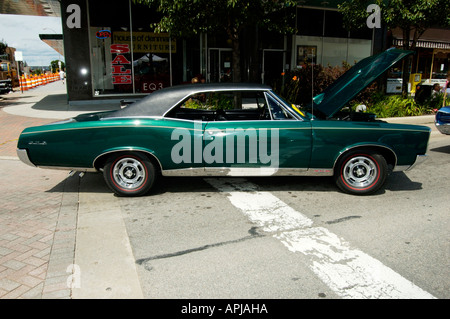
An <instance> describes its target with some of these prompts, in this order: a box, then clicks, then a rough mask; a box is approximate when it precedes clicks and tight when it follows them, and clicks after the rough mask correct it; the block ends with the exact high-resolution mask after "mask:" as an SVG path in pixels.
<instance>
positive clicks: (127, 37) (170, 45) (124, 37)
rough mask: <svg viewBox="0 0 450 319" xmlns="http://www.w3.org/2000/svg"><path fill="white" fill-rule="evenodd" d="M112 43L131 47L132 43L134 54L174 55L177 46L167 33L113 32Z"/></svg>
mask: <svg viewBox="0 0 450 319" xmlns="http://www.w3.org/2000/svg"><path fill="white" fill-rule="evenodd" d="M112 39H113V42H114V43H120V44H128V45H130V47H131V43H133V52H135V53H148V52H152V53H170V52H172V53H176V52H177V45H176V41H175V39H173V38H170V37H169V34H168V33H152V32H133V37H131V34H130V32H122V31H120V32H114V33H113V37H112Z"/></svg>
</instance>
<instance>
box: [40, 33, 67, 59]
mask: <svg viewBox="0 0 450 319" xmlns="http://www.w3.org/2000/svg"><path fill="white" fill-rule="evenodd" d="M39 38H40V39H41V40H42V41H43V42H45V43H46V44H48V45H49V46H50V47H51V48H52V49H53V50H55V51H56V52H58V53H59V54H61V55H62V56H64V43H63V35H62V34H39Z"/></svg>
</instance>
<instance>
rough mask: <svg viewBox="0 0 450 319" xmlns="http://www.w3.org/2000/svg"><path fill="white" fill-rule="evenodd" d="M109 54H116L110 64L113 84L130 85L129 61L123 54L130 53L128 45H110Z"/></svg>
mask: <svg viewBox="0 0 450 319" xmlns="http://www.w3.org/2000/svg"><path fill="white" fill-rule="evenodd" d="M110 51H111V54H117V55H116V57H115V58H114V59H113V60H112V62H111V67H112V72H111V73H112V78H113V84H131V83H132V79H131V68H130V66H131V61H129V60H128V59H127V58H126V57H125V56H124V55H123V54H125V53H128V52H130V48H129V47H128V44H111V49H110Z"/></svg>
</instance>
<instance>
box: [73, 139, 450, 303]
mask: <svg viewBox="0 0 450 319" xmlns="http://www.w3.org/2000/svg"><path fill="white" fill-rule="evenodd" d="M449 179H450V138H449V137H448V136H444V135H439V134H433V137H432V139H431V141H430V145H429V159H428V160H427V161H426V162H425V163H423V164H422V165H421V166H417V167H416V168H415V169H414V170H412V171H409V172H401V173H400V172H397V173H393V174H392V175H391V176H390V177H389V179H388V181H387V183H386V186H385V188H384V190H382V191H380V192H378V193H377V194H375V195H372V196H364V197H359V196H352V195H347V194H343V193H341V192H340V191H338V189H337V188H336V186H335V185H334V183H333V181H332V179H329V178H310V177H308V178H306V177H304V178H299V177H291V178H248V179H224V178H222V179H216V178H210V179H204V178H161V179H159V181H158V186H157V187H156V189H155V190H154V192H153V193H152V194H151V195H149V196H145V197H140V198H120V197H114V199H113V200H114V207H115V208H114V209H116V210H117V212H118V214H119V215H121V216H122V218H123V219H121V222H122V220H123V222H124V225H125V229H126V232H125V235H124V237H126V238H125V240H126V241H127V245H128V243H129V246H130V249H131V251H132V253H131V256H130V253H129V252H128V253H127V252H125V253H126V254H128V255H129V258H134V260H133V261H134V263H135V264H134V265H133V266H132V267H135V270H134V271H135V272H136V273H135V274H136V276H137V278H138V280H139V282H140V286H141V290H142V297H144V298H251V299H253V298H254V299H259V298H267V299H276V298H284V299H304V298H306V299H321V298H331V299H334V298H406V299H409V298H421V299H422V298H444V299H448V298H450V289H449V288H450V270H449V269H450V267H449V261H450V249H449V248H450V243H449V233H448V230H449V218H448V216H449V215H448V214H449V208H448V207H449V202H450V190H449V189H448V185H449ZM80 193H85V194H91V195H94V196H106V197H105V198H104V199H103V200H104V201H105V202H107V201H110V200H112V195H110V193H109V191H108V190H107V189H106V187H105V186H104V182H103V180H102V176H101V175H96V174H87V175H86V176H85V177H84V178H83V179H82V182H81V187H80ZM96 194H97V195H96ZM99 207H102V206H99ZM108 207H109V206H108ZM102 209H103V210H105V208H104V207H103V208H102ZM117 212H116V213H117ZM96 213H97V214H98V213H99V212H98V210H97V211H96ZM116 247H117V246H116ZM86 268H87V267H86V266H84V269H86ZM82 269H83V268H82ZM84 275H85V277H86V272H85V273H84ZM106 289H110V290H112V289H111V288H106Z"/></svg>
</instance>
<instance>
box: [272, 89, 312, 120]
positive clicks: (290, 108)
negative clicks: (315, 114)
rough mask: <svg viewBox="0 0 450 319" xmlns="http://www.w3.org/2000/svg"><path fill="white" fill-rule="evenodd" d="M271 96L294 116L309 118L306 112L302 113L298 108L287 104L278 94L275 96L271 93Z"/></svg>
mask: <svg viewBox="0 0 450 319" xmlns="http://www.w3.org/2000/svg"><path fill="white" fill-rule="evenodd" d="M271 94H272V95H274V96H275V97H276V98H277V99H278V100H279V101H280V102H281V103H283V104H284V105H285V106H286V108H288V109H289V110H290V111H291V112H292V113H294V114H295V115H297V116H300V117H302V118H309V117H310V116H309V115H308V114H307V113H306V112H303V111H302V110H301V109H300V106H297V105H295V104H292V103H289V102H287V101H286V100H285V99H284V98H282V97H281V96H279V95H278V94H276V93H275V92H273V91H272V92H271Z"/></svg>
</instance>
